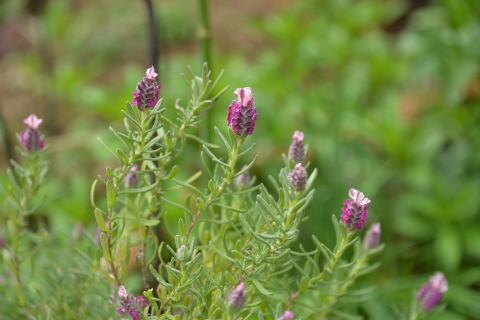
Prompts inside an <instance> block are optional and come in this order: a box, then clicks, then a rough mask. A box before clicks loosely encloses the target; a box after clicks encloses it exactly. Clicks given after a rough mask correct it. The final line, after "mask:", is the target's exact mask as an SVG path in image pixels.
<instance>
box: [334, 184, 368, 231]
mask: <svg viewBox="0 0 480 320" xmlns="http://www.w3.org/2000/svg"><path fill="white" fill-rule="evenodd" d="M348 195H349V196H350V198H351V199H347V200H345V202H344V203H343V208H342V211H343V213H342V214H341V215H340V217H342V219H341V220H340V221H341V222H342V223H343V224H345V225H346V226H349V227H350V228H351V229H357V230H362V228H363V225H364V224H365V220H367V215H368V211H367V204H368V203H370V200H369V199H368V198H365V196H364V195H363V193H361V192H360V191H358V190H355V189H353V188H352V189H350V192H349V193H348Z"/></svg>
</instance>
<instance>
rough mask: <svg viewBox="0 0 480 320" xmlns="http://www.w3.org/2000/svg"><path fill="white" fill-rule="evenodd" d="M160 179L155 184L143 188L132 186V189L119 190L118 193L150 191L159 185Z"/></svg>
mask: <svg viewBox="0 0 480 320" xmlns="http://www.w3.org/2000/svg"><path fill="white" fill-rule="evenodd" d="M158 183H159V182H158V181H157V182H156V183H154V184H151V185H149V186H146V187H143V188H132V189H124V190H120V191H119V192H118V195H122V194H132V193H145V192H148V191H150V190H153V189H155V188H156V187H157V185H158Z"/></svg>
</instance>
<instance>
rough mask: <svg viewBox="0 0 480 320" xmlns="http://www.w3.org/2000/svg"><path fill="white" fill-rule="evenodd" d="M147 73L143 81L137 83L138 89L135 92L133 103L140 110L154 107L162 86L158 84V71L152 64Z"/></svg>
mask: <svg viewBox="0 0 480 320" xmlns="http://www.w3.org/2000/svg"><path fill="white" fill-rule="evenodd" d="M146 73H147V75H146V76H145V77H144V78H143V79H142V81H140V82H138V83H137V90H135V92H133V100H132V105H134V106H137V108H138V110H141V111H143V110H145V109H147V108H153V107H155V105H156V104H157V102H158V100H159V98H158V96H159V95H160V88H161V86H160V85H159V84H157V81H156V80H155V78H156V77H157V75H158V74H157V73H156V72H155V68H154V67H153V66H152V67H151V68H149V69H147V72H146Z"/></svg>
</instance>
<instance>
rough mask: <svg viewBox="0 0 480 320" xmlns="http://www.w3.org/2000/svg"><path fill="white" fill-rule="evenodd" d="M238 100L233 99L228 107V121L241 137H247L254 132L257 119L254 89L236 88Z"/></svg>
mask: <svg viewBox="0 0 480 320" xmlns="http://www.w3.org/2000/svg"><path fill="white" fill-rule="evenodd" d="M235 94H236V95H237V100H233V101H232V104H230V106H229V107H228V116H227V122H228V126H229V127H230V129H232V131H233V132H234V133H235V134H236V135H237V136H239V137H241V138H245V137H246V136H247V135H249V134H252V133H253V130H254V129H255V123H256V121H257V113H258V112H257V109H256V108H255V107H254V106H253V104H254V101H253V97H252V89H251V88H249V87H246V88H243V89H242V88H238V89H237V90H235Z"/></svg>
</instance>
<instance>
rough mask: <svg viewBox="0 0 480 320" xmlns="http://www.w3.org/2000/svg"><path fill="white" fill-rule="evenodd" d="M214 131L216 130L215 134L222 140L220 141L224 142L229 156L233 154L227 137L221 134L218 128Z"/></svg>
mask: <svg viewBox="0 0 480 320" xmlns="http://www.w3.org/2000/svg"><path fill="white" fill-rule="evenodd" d="M214 130H215V133H216V134H217V136H218V137H219V138H220V141H222V143H223V145H224V146H225V149H227V151H228V154H231V153H232V146H231V145H230V143H228V141H227V139H225V137H224V136H223V134H222V133H221V132H220V130H218V128H217V127H215V128H214Z"/></svg>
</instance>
